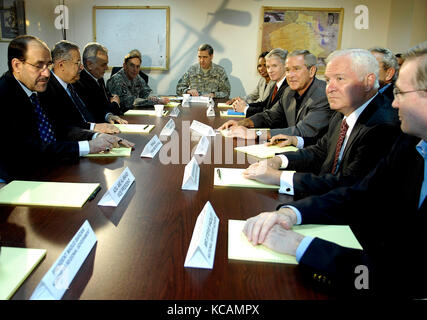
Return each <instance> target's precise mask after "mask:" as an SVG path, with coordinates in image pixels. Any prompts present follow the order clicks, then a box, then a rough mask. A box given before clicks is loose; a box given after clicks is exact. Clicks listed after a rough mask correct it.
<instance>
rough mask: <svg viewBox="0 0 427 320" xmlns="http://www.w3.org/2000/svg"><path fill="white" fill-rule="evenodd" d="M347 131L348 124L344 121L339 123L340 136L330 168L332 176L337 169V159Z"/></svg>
mask: <svg viewBox="0 0 427 320" xmlns="http://www.w3.org/2000/svg"><path fill="white" fill-rule="evenodd" d="M347 130H348V124H347V122H346V121H345V119H344V120H343V121H342V122H341V129H340V136H339V137H338V141H337V147H336V149H335V158H334V165H333V166H332V171H331V173H332V174H335V171H336V170H337V167H338V166H337V164H338V157H339V155H340V152H341V148H342V144H343V142H344V139H345V135H346V133H347Z"/></svg>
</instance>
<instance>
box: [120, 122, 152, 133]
mask: <svg viewBox="0 0 427 320" xmlns="http://www.w3.org/2000/svg"><path fill="white" fill-rule="evenodd" d="M115 126H116V127H117V128H119V130H120V132H122V133H150V131H151V130H153V129H154V127H155V125H154V124H115Z"/></svg>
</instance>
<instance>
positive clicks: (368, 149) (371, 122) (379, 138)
mask: <svg viewBox="0 0 427 320" xmlns="http://www.w3.org/2000/svg"><path fill="white" fill-rule="evenodd" d="M325 78H326V83H327V86H326V95H327V97H328V100H329V105H330V108H331V109H332V110H334V111H337V112H336V113H335V114H334V116H333V117H332V118H331V120H330V122H329V127H328V132H327V133H326V134H325V135H324V136H323V137H322V138H321V139H320V140H318V141H317V143H316V144H315V145H310V146H308V147H305V148H303V149H300V150H298V151H297V152H285V153H284V154H282V155H276V157H274V158H273V159H269V160H266V161H262V162H258V163H254V164H252V165H251V166H250V167H249V168H248V169H247V170H246V171H245V173H244V175H245V177H246V178H249V179H254V180H258V181H261V182H264V183H269V184H277V185H280V186H281V188H280V189H279V192H281V193H286V194H289V195H293V196H294V199H297V198H303V197H306V196H308V195H314V194H323V193H325V192H328V191H330V190H331V189H333V188H336V187H340V186H344V185H351V184H353V183H355V182H356V181H357V180H358V179H361V178H363V177H364V176H365V175H366V174H367V173H368V172H369V171H370V170H372V169H373V168H374V167H375V166H376V164H377V163H378V161H379V160H380V159H381V158H382V157H384V156H385V155H386V154H387V153H388V152H389V151H390V148H391V146H392V145H393V143H394V142H395V140H396V137H397V136H398V134H399V133H400V129H399V125H400V123H399V121H398V120H396V119H395V115H394V109H393V108H392V107H391V102H389V100H388V99H386V98H384V97H383V96H382V95H381V94H379V93H378V86H379V84H378V62H377V61H376V59H375V57H374V56H373V55H372V54H371V53H370V52H369V51H367V50H362V49H353V50H342V51H337V52H335V53H334V54H333V55H331V56H330V57H329V58H328V63H327V66H326V72H325ZM343 130H345V132H344V131H343ZM276 138H282V139H286V141H285V144H289V142H290V141H294V140H296V139H294V137H289V136H285V135H277V136H275V137H274V138H273V139H272V140H275V139H276ZM305 140H306V139H302V142H300V144H304V142H305ZM286 142H287V143H286ZM294 143H295V142H294ZM295 145H297V144H295ZM280 167H282V168H286V169H287V170H295V171H297V172H294V171H282V170H278V169H279V168H280Z"/></svg>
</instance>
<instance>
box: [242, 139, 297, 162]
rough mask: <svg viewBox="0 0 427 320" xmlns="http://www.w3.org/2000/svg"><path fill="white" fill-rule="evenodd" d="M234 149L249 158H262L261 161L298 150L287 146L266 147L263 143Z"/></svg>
mask: <svg viewBox="0 0 427 320" xmlns="http://www.w3.org/2000/svg"><path fill="white" fill-rule="evenodd" d="M234 149H235V150H236V151H240V152H244V153H247V154H249V155H251V156H255V157H257V158H262V159H266V158H272V157H274V156H275V155H276V154H277V153H283V152H287V151H297V150H298V148H297V147H294V146H288V147H279V146H277V145H273V146H267V145H266V144H265V143H262V144H254V145H251V146H244V147H236V148H234Z"/></svg>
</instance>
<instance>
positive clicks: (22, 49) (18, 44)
mask: <svg viewBox="0 0 427 320" xmlns="http://www.w3.org/2000/svg"><path fill="white" fill-rule="evenodd" d="M31 41H36V42H38V43H39V44H40V45H42V46H43V47H46V50H48V51H49V48H48V46H47V45H46V43H44V42H43V41H42V40H40V39H39V38H37V37H34V36H30V35H21V36H18V37H16V38H15V39H13V40H12V41H11V42H10V43H9V46H8V47H7V66H8V68H9V71H10V72H13V69H12V60H13V59H15V58H16V59H19V60H21V61H25V60H26V58H27V57H26V55H27V50H28V43H30V42H31Z"/></svg>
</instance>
